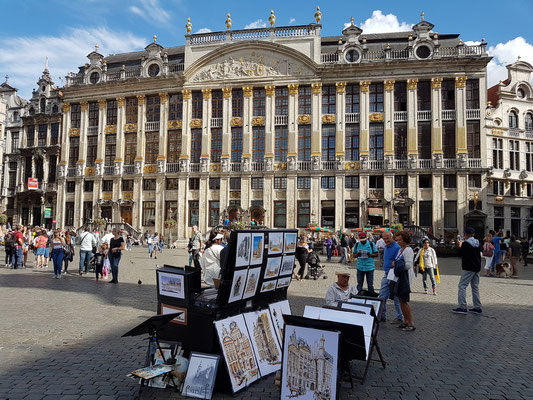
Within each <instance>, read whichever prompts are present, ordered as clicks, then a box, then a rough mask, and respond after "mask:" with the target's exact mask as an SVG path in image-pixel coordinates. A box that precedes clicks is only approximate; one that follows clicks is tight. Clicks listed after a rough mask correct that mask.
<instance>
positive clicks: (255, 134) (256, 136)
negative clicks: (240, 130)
mask: <svg viewBox="0 0 533 400" xmlns="http://www.w3.org/2000/svg"><path fill="white" fill-rule="evenodd" d="M264 160H265V127H264V126H254V127H253V128H252V161H254V162H263V161H264Z"/></svg>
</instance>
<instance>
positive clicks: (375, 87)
mask: <svg viewBox="0 0 533 400" xmlns="http://www.w3.org/2000/svg"><path fill="white" fill-rule="evenodd" d="M369 99H370V112H383V83H372V84H371V85H370V89H369Z"/></svg>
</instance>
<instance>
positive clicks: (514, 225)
mask: <svg viewBox="0 0 533 400" xmlns="http://www.w3.org/2000/svg"><path fill="white" fill-rule="evenodd" d="M507 70H508V79H506V80H505V81H502V82H500V83H499V84H497V85H495V86H493V87H492V88H490V89H489V91H488V100H489V102H490V103H489V106H488V107H487V110H486V116H485V119H486V126H487V144H488V146H489V151H488V154H487V156H488V165H489V167H490V172H489V176H488V181H487V182H488V185H487V193H488V195H487V201H488V205H487V207H486V210H487V214H488V226H489V227H494V228H495V229H499V228H503V229H504V231H506V232H510V233H511V234H513V235H515V236H517V237H522V236H528V237H532V236H533V201H532V198H533V88H532V86H531V73H532V72H533V66H531V64H529V63H527V62H524V61H520V59H519V60H518V61H516V62H515V63H513V64H510V65H508V66H507Z"/></svg>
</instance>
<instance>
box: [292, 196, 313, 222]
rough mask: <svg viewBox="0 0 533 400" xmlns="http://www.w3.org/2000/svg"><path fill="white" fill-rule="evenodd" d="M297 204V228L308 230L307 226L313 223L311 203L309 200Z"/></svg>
mask: <svg viewBox="0 0 533 400" xmlns="http://www.w3.org/2000/svg"><path fill="white" fill-rule="evenodd" d="M296 204H297V207H296V212H297V216H296V226H297V227H298V228H307V225H309V222H311V202H310V201H309V200H298V202H297V203H296Z"/></svg>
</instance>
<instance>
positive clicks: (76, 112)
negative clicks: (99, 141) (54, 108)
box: [70, 104, 81, 129]
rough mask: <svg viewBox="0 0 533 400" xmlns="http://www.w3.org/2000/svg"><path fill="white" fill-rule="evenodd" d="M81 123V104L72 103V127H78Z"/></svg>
mask: <svg viewBox="0 0 533 400" xmlns="http://www.w3.org/2000/svg"><path fill="white" fill-rule="evenodd" d="M80 124H81V105H80V104H72V105H71V106H70V126H71V127H72V128H78V129H79V127H80Z"/></svg>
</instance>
